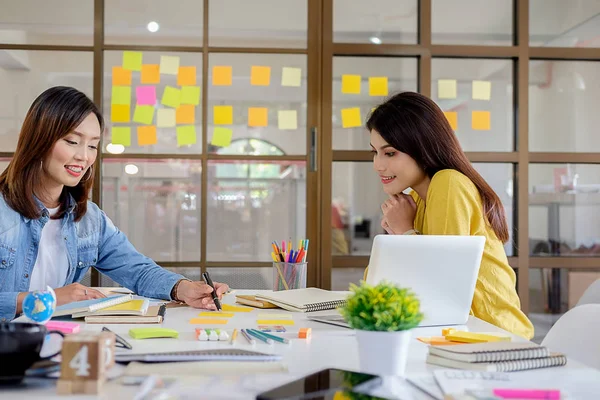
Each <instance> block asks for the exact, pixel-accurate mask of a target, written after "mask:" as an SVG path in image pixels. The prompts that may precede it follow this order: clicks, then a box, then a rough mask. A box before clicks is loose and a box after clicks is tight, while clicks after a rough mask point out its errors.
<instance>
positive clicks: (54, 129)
mask: <svg viewBox="0 0 600 400" xmlns="http://www.w3.org/2000/svg"><path fill="white" fill-rule="evenodd" d="M90 113H94V114H95V115H96V117H97V118H98V122H99V123H100V131H101V132H102V131H103V130H104V119H103V118H102V114H101V113H100V110H98V108H97V107H96V105H95V104H94V103H93V102H92V101H91V100H90V99H89V98H88V97H87V96H86V95H85V94H84V93H82V92H80V91H78V90H77V89H74V88H71V87H66V86H56V87H53V88H50V89H48V90H46V91H45V92H43V93H42V94H41V95H39V96H38V98H37V99H35V101H34V102H33V104H32V105H31V107H30V108H29V111H27V115H26V116H25V121H23V126H22V127H21V133H20V134H19V141H18V143H17V149H16V150H15V154H14V156H13V159H12V160H11V162H10V164H8V167H7V168H6V170H4V172H3V173H2V175H0V192H1V193H2V195H3V196H4V199H5V200H6V202H7V203H8V205H9V206H10V207H11V208H12V209H13V210H15V211H17V212H19V213H20V214H21V215H23V216H25V217H27V218H29V219H37V218H39V217H40V210H39V208H38V205H37V204H36V202H35V194H34V190H35V188H36V187H37V185H38V184H39V182H40V180H41V179H42V168H41V165H42V161H43V160H44V159H45V158H46V157H47V156H48V155H49V154H50V152H51V151H52V148H53V147H54V144H55V143H56V142H57V141H59V140H60V139H62V138H63V137H65V136H66V135H68V134H69V133H70V132H71V131H73V129H75V128H76V127H77V126H78V125H79V124H80V123H81V122H82V121H83V120H84V119H85V118H86V117H87V116H88V115H90ZM86 175H87V177H86V176H85V175H84V179H82V180H81V181H80V182H79V183H78V184H77V186H73V187H68V186H65V187H64V188H63V192H62V193H61V196H60V203H61V205H60V208H59V211H58V213H57V214H56V215H55V217H54V218H60V217H61V216H62V215H64V213H65V212H66V210H67V206H68V194H70V195H71V196H73V198H74V199H75V202H76V203H77V204H76V207H75V221H79V220H80V219H81V218H82V217H83V216H84V215H85V213H86V211H87V201H88V194H89V192H90V189H91V188H92V186H93V185H94V176H93V168H92V167H91V166H90V168H89V170H88V173H87V174H86Z"/></svg>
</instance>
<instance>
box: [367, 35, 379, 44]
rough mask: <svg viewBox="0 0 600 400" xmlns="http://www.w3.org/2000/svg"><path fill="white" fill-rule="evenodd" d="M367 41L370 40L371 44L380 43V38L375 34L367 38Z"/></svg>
mask: <svg viewBox="0 0 600 400" xmlns="http://www.w3.org/2000/svg"><path fill="white" fill-rule="evenodd" d="M369 42H371V43H373V44H381V39H379V37H377V36H371V37H370V38H369Z"/></svg>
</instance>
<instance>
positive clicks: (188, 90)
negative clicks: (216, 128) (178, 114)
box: [181, 86, 200, 106]
mask: <svg viewBox="0 0 600 400" xmlns="http://www.w3.org/2000/svg"><path fill="white" fill-rule="evenodd" d="M181 104H193V105H195V106H197V105H199V104H200V86H183V87H182V88H181Z"/></svg>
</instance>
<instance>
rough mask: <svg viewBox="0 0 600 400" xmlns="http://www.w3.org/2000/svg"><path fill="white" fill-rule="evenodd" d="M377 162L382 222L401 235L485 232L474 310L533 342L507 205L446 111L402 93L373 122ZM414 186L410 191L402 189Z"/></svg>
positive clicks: (370, 122)
mask: <svg viewBox="0 0 600 400" xmlns="http://www.w3.org/2000/svg"><path fill="white" fill-rule="evenodd" d="M367 129H369V131H370V132H371V147H372V151H373V164H374V168H375V170H376V172H377V173H378V174H379V177H380V179H381V183H382V184H383V190H384V191H385V192H386V193H387V194H388V195H389V199H388V200H387V201H386V202H385V203H383V205H382V206H381V209H382V211H383V219H382V221H381V226H382V227H383V228H384V229H385V230H386V231H387V232H388V233H389V234H394V235H401V234H425V235H479V236H481V235H482V236H485V238H486V242H485V248H484V252H483V258H482V261H481V268H480V270H479V276H478V278H477V284H476V287H475V295H474V297H473V303H472V305H471V313H472V314H473V315H474V316H476V317H478V318H481V319H483V320H484V321H487V322H490V323H492V324H494V325H496V326H498V327H500V328H503V329H505V330H507V331H509V332H512V333H514V334H517V335H520V336H523V337H525V338H527V339H531V338H532V337H533V325H532V324H531V322H530V321H529V319H528V318H527V316H525V314H524V313H523V312H522V311H521V305H520V300H519V297H518V295H517V292H516V289H515V283H516V277H515V272H514V270H513V269H512V268H511V267H510V266H509V264H508V259H507V257H506V253H505V251H504V247H503V243H505V242H507V241H508V226H507V224H506V217H505V214H504V208H503V206H502V203H501V202H500V199H499V198H498V196H497V195H496V193H494V191H493V190H492V188H491V187H490V186H489V185H488V184H487V183H486V181H485V180H484V179H483V178H482V177H481V175H479V173H477V171H476V170H475V169H474V168H473V166H472V165H471V163H470V162H469V160H468V159H467V157H466V155H465V154H464V152H463V151H462V149H461V146H460V143H459V142H458V139H457V138H456V135H455V134H454V132H453V131H452V128H451V127H450V124H449V123H448V121H447V120H446V117H445V116H444V113H443V112H442V111H441V110H440V108H439V107H438V106H437V105H436V104H435V103H434V102H433V101H432V100H430V99H429V98H427V97H425V96H422V95H420V94H418V93H413V92H405V93H400V94H397V95H395V96H394V97H392V98H390V99H389V100H387V101H386V102H385V103H383V104H381V105H380V106H378V107H377V108H376V109H375V110H374V111H373V113H372V114H371V116H370V117H369V120H368V121H367ZM408 188H411V189H412V192H411V193H410V194H409V195H407V194H404V193H403V191H405V190H406V189H408Z"/></svg>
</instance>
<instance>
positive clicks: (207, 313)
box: [198, 311, 235, 318]
mask: <svg viewBox="0 0 600 400" xmlns="http://www.w3.org/2000/svg"><path fill="white" fill-rule="evenodd" d="M198 316H199V317H209V318H233V317H234V316H235V314H234V313H232V312H220V311H203V312H201V313H200V314H198Z"/></svg>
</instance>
